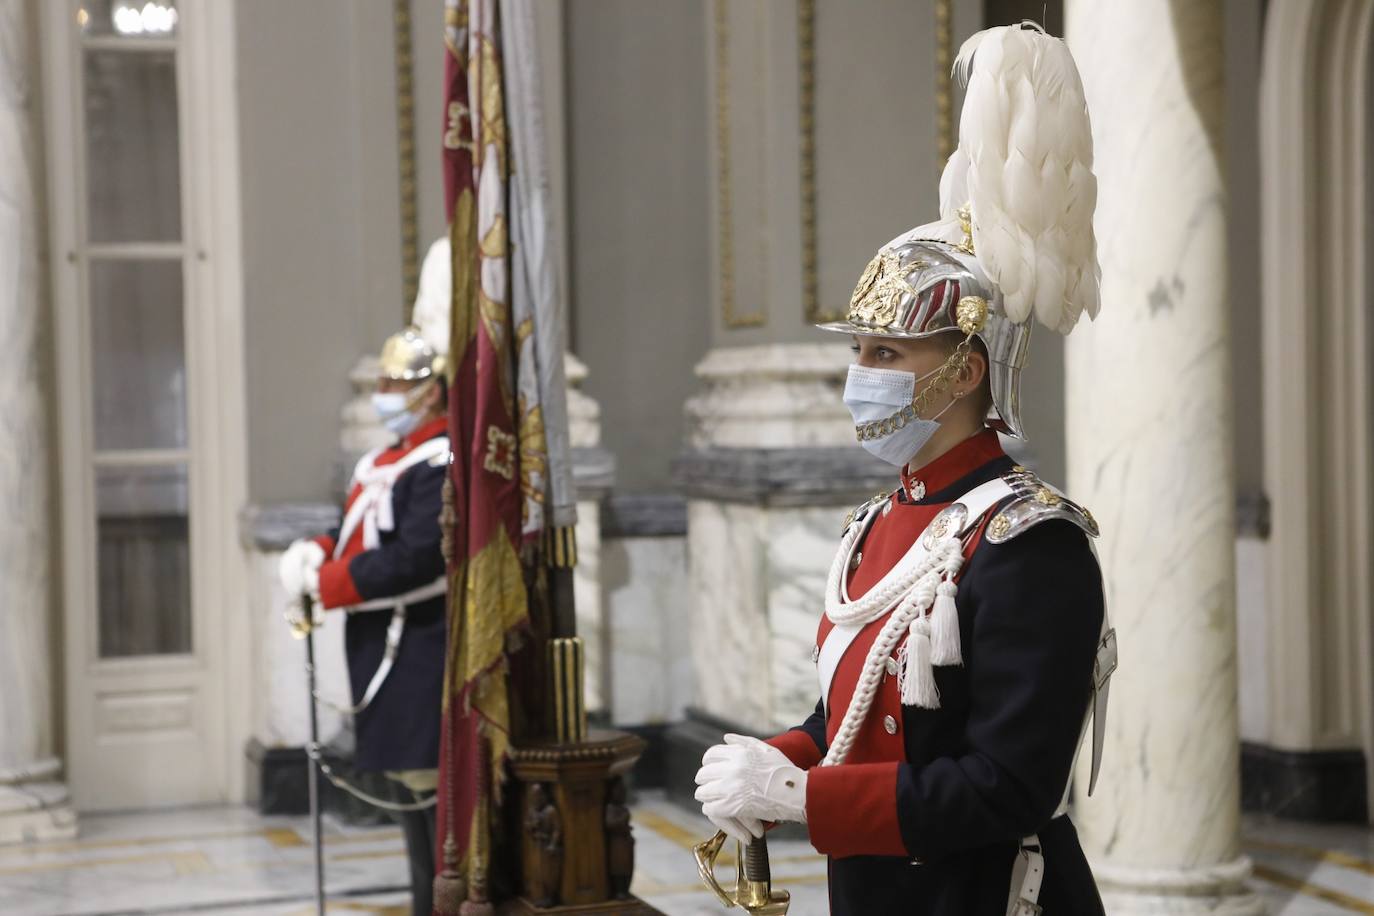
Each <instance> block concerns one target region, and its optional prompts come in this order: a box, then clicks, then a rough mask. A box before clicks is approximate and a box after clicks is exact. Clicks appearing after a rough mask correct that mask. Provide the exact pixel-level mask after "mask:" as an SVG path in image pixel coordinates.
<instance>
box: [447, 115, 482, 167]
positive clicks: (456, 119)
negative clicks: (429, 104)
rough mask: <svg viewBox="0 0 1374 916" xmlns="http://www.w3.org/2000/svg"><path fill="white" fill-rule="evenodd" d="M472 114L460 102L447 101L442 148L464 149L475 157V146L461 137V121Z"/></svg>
mask: <svg viewBox="0 0 1374 916" xmlns="http://www.w3.org/2000/svg"><path fill="white" fill-rule="evenodd" d="M471 116H472V110H471V109H469V108H468V107H467V106H466V105H464V104H463V103H462V102H457V101H454V102H449V103H448V124H447V127H446V128H445V130H444V149H451V150H460V149H466V150H467V151H468V152H469V153H470V154H471V155H472V156H473V158H476V155H477V151H476V147H475V146H474V144H473V143H472V142H471V141H465V140H464V139H463V121H464V120H465V119H467V118H470V117H471Z"/></svg>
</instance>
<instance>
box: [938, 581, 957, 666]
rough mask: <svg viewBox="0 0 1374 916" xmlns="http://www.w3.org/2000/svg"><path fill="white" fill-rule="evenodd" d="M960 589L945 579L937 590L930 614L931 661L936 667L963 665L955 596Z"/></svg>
mask: <svg viewBox="0 0 1374 916" xmlns="http://www.w3.org/2000/svg"><path fill="white" fill-rule="evenodd" d="M958 591H959V588H958V586H956V585H955V584H954V583H953V582H952V581H951V580H949V579H945V580H944V581H943V582H941V583H940V587H939V588H937V589H936V590H935V607H934V608H932V609H931V612H930V660H931V662H932V663H933V664H936V665H942V666H943V665H962V664H963V663H964V656H963V650H962V647H961V646H960V644H959V607H958V605H956V604H955V603H954V596H955V595H956V594H958Z"/></svg>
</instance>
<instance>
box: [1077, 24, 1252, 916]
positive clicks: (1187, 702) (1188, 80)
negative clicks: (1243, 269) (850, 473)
mask: <svg viewBox="0 0 1374 916" xmlns="http://www.w3.org/2000/svg"><path fill="white" fill-rule="evenodd" d="M1221 16H1222V7H1221V4H1219V3H1193V4H1179V3H1169V2H1166V0H1142V2H1138V3H1130V4H1103V3H1092V2H1087V0H1070V2H1068V3H1067V4H1066V17H1065V18H1066V22H1067V26H1068V29H1067V38H1068V42H1069V45H1070V47H1071V48H1072V49H1073V51H1074V54H1075V56H1076V57H1077V60H1078V63H1079V67H1080V69H1081V71H1082V75H1083V82H1084V86H1085V89H1086V91H1087V99H1088V106H1089V109H1090V111H1091V114H1092V122H1093V134H1094V139H1095V145H1096V164H1095V170H1096V172H1097V175H1098V180H1099V196H1098V208H1097V220H1096V225H1097V232H1098V239H1099V246H1100V247H1099V254H1100V258H1101V265H1102V314H1101V317H1100V318H1099V319H1098V320H1097V321H1096V322H1094V323H1092V324H1091V325H1088V323H1087V322H1086V321H1085V322H1084V325H1085V326H1083V327H1080V328H1079V329H1078V330H1077V331H1076V332H1075V333H1074V334H1073V335H1072V336H1071V337H1070V338H1069V343H1068V349H1067V358H1066V371H1067V376H1066V383H1065V390H1066V391H1067V393H1068V397H1067V400H1068V469H1069V474H1068V477H1069V492H1070V493H1072V494H1073V495H1074V497H1075V498H1076V499H1079V500H1082V501H1083V502H1084V503H1086V504H1087V505H1088V506H1089V507H1090V508H1091V509H1092V511H1093V513H1094V514H1095V515H1096V516H1097V517H1098V519H1099V520H1100V522H1101V525H1102V543H1101V550H1100V553H1101V558H1102V565H1103V572H1104V574H1105V578H1106V587H1107V601H1108V609H1109V613H1110V614H1111V616H1112V620H1113V623H1114V625H1115V626H1116V628H1117V632H1118V634H1119V638H1120V652H1121V662H1120V669H1119V671H1118V673H1117V675H1116V677H1115V679H1114V680H1113V690H1112V695H1111V707H1112V708H1111V714H1110V716H1109V717H1108V725H1107V729H1108V732H1107V748H1106V756H1105V760H1104V763H1103V772H1102V776H1101V780H1100V782H1099V783H1098V787H1097V794H1096V797H1094V798H1092V799H1091V800H1089V799H1087V798H1085V797H1084V791H1085V789H1086V785H1087V779H1086V778H1085V774H1084V773H1082V772H1081V771H1080V774H1079V775H1080V779H1079V780H1078V790H1079V791H1078V795H1077V798H1076V802H1077V805H1076V809H1075V815H1076V819H1077V822H1078V825H1079V829H1080V833H1081V835H1082V838H1083V843H1084V847H1085V849H1086V851H1087V853H1088V856H1089V859H1090V861H1091V862H1092V865H1093V868H1094V871H1095V873H1096V875H1097V877H1098V881H1099V885H1100V887H1101V890H1102V893H1103V898H1104V901H1105V903H1106V907H1107V911H1108V912H1110V913H1113V914H1122V916H1127V914H1136V913H1141V914H1143V913H1222V912H1224V913H1258V912H1262V911H1263V910H1262V905H1261V904H1260V902H1259V901H1258V899H1257V898H1255V897H1253V896H1251V895H1250V894H1249V893H1248V892H1247V890H1246V888H1245V881H1246V877H1247V875H1248V873H1249V869H1250V865H1249V862H1248V861H1247V860H1246V859H1245V858H1244V857H1242V856H1241V855H1240V847H1239V824H1238V820H1239V803H1240V798H1239V766H1238V753H1239V740H1238V726H1237V712H1236V634H1235V606H1234V602H1235V594H1236V593H1235V569H1234V564H1235V556H1234V550H1235V536H1234V520H1233V513H1234V506H1235V503H1234V499H1235V497H1234V481H1233V473H1232V450H1231V438H1230V431H1231V412H1232V408H1231V399H1230V395H1229V383H1230V379H1231V368H1230V334H1229V328H1228V313H1229V307H1228V303H1227V298H1226V236H1225V228H1226V223H1225V219H1226V217H1225V210H1224V207H1223V200H1224V187H1223V181H1222V173H1221V162H1220V150H1219V148H1218V146H1219V137H1220V128H1221V104H1222V69H1221V68H1222V61H1223V56H1222V44H1221V35H1222V32H1221V27H1222V20H1221ZM1084 756H1085V757H1086V755H1084ZM1081 763H1082V764H1083V765H1084V766H1086V764H1087V761H1086V760H1083V761H1081Z"/></svg>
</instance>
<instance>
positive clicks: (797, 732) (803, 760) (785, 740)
mask: <svg viewBox="0 0 1374 916" xmlns="http://www.w3.org/2000/svg"><path fill="white" fill-rule="evenodd" d="M763 743H764V744H771V745H773V747H775V748H777V749H778V750H780V751H782V752H783V754H784V755H786V757H787V759H788V760H790V761H792V765H793V766H794V767H801V768H802V769H803V770H809V769H811V768H812V767H813V766H815V765H816V764H818V763H820V762H821V749H820V748H818V747H816V742H815V741H814V740H812V738H811V736H810V735H808V734H807V733H806V732H804V731H802V730H801V729H799V728H794V729H792V730H791V731H790V732H783V733H782V734H781V735H775V736H773V737H772V738H769V739H768V740H766V741H764V742H763Z"/></svg>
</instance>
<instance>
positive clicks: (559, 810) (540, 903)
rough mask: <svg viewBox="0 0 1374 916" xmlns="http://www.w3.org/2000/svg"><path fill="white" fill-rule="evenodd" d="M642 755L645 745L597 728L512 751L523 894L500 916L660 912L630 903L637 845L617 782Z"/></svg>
mask: <svg viewBox="0 0 1374 916" xmlns="http://www.w3.org/2000/svg"><path fill="white" fill-rule="evenodd" d="M643 751H644V740H643V739H642V738H639V737H637V736H635V735H631V734H628V733H626V732H618V731H609V730H602V729H593V730H592V731H591V733H590V734H589V735H588V737H587V740H585V741H580V742H577V743H575V744H557V743H554V742H541V743H535V744H529V745H525V746H523V747H515V748H512V749H511V752H510V769H511V774H512V776H513V779H512V786H511V788H512V789H513V790H514V791H513V792H511V794H510V796H508V797H509V798H510V799H511V802H512V804H511V806H510V808H509V809H508V811H507V817H508V821H507V823H508V824H509V826H510V827H511V828H513V833H514V834H516V835H519V836H520V837H521V843H520V852H519V858H520V873H519V880H518V886H519V888H520V895H519V896H518V897H517V898H515V899H513V900H511V901H509V902H507V903H504V904H502V906H501V908H500V912H501V913H560V914H561V913H569V914H571V913H617V914H619V913H624V914H641V913H643V914H652V913H657V912H658V911H657V910H655V909H653V908H652V907H649V906H648V905H646V904H645V903H643V902H642V901H640V900H637V899H635V898H634V897H630V896H628V890H629V886H630V877H631V876H632V875H633V873H634V838H633V836H632V834H631V829H630V815H629V809H628V807H627V806H626V800H625V783H624V780H623V779H622V778H621V777H622V776H623V775H624V774H625V773H626V772H628V771H629V770H630V768H631V767H633V766H634V763H635V761H636V760H638V759H639V755H640V754H641V753H643ZM617 895H620V896H621V897H622V898H623V899H616V897H617Z"/></svg>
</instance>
